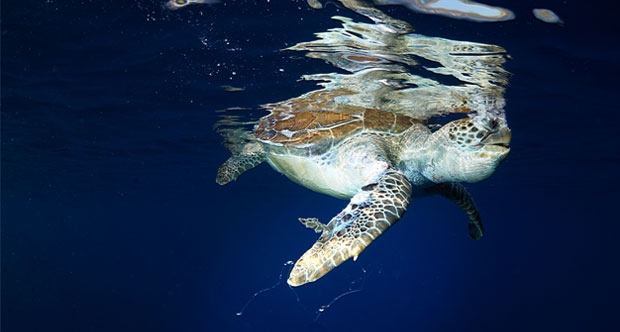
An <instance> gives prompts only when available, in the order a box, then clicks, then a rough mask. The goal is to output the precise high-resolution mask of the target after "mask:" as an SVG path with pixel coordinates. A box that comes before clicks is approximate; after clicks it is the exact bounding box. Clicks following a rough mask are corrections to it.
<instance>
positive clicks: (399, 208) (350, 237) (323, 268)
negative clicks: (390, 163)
mask: <svg viewBox="0 0 620 332" xmlns="http://www.w3.org/2000/svg"><path fill="white" fill-rule="evenodd" d="M410 197H411V184H410V183H409V180H407V177H405V175H403V174H402V173H400V172H398V171H396V170H393V169H388V170H387V171H386V172H385V173H384V174H383V175H381V176H380V177H379V180H378V181H377V183H372V184H369V185H366V186H364V187H362V189H361V190H360V192H359V193H358V194H356V195H355V196H353V198H351V202H350V203H349V204H348V205H347V207H346V208H345V209H344V210H342V211H341V212H340V213H339V214H338V215H337V216H335V217H334V218H332V220H331V221H330V222H329V223H328V224H327V225H323V224H321V223H319V221H318V220H317V219H314V218H309V219H300V221H301V222H302V223H303V224H304V225H306V227H309V228H313V229H314V230H315V231H317V232H321V236H320V237H319V239H318V240H317V241H316V243H315V244H314V245H313V246H312V248H310V250H308V251H306V253H305V254H303V256H301V258H300V259H299V260H298V261H297V263H295V267H294V268H293V270H292V271H291V275H290V277H289V279H288V283H289V284H290V285H292V286H297V285H303V284H305V283H308V282H311V281H315V280H317V279H318V278H320V277H322V276H323V275H325V274H327V272H329V271H331V270H332V269H333V268H335V267H336V266H338V265H340V264H341V263H342V262H344V261H346V260H347V259H349V258H351V257H353V259H354V260H355V259H357V256H358V255H359V254H360V253H361V252H362V251H364V249H366V247H367V246H368V245H369V244H370V243H371V242H372V241H374V240H375V239H376V238H378V237H379V235H381V234H383V232H385V231H386V230H387V229H388V228H390V226H392V225H394V224H395V223H396V222H397V221H398V220H399V219H400V218H401V217H402V215H403V214H404V213H405V211H406V210H407V206H408V205H409V198H410Z"/></svg>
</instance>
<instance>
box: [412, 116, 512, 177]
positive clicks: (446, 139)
mask: <svg viewBox="0 0 620 332" xmlns="http://www.w3.org/2000/svg"><path fill="white" fill-rule="evenodd" d="M511 137H512V133H511V131H510V129H509V128H508V126H507V125H506V120H505V118H504V116H503V112H499V111H496V112H492V111H489V112H483V113H479V114H476V115H474V116H471V117H468V118H464V119H459V120H455V121H452V122H449V123H447V124H446V125H444V126H443V127H441V128H440V129H439V130H437V131H436V132H434V133H432V134H431V136H430V137H429V139H428V140H427V144H426V146H425V150H426V151H427V153H426V156H425V157H426V158H423V160H422V164H421V165H420V167H421V171H422V172H421V173H422V175H423V176H424V177H425V178H427V179H429V180H431V181H433V182H435V183H442V182H462V181H464V182H478V181H482V180H484V179H486V178H488V177H489V176H491V175H492V174H493V173H494V172H495V170H496V169H497V166H498V165H499V163H500V162H501V161H502V160H504V159H505V158H506V156H508V153H509V152H510V148H509V147H508V144H509V143H510V140H511Z"/></svg>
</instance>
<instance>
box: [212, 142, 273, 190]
mask: <svg viewBox="0 0 620 332" xmlns="http://www.w3.org/2000/svg"><path fill="white" fill-rule="evenodd" d="M263 161H265V152H264V149H263V147H262V145H261V144H260V143H258V142H250V143H247V144H246V145H245V146H244V147H243V149H242V150H241V152H240V153H238V154H234V153H233V155H232V156H231V157H230V158H228V160H226V161H225V162H224V163H223V164H222V166H220V168H219V169H218V170H217V177H216V178H215V182H217V183H218V184H221V185H224V184H227V183H228V182H231V181H234V180H236V179H237V178H238V177H239V176H240V175H241V174H242V173H243V172H245V171H247V170H250V169H252V168H254V167H256V166H257V165H258V164H260V163H262V162H263Z"/></svg>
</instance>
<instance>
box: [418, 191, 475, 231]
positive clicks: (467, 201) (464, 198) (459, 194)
mask: <svg viewBox="0 0 620 332" xmlns="http://www.w3.org/2000/svg"><path fill="white" fill-rule="evenodd" d="M427 191H428V192H429V193H431V194H439V195H441V196H443V197H445V198H447V199H449V200H450V201H452V202H453V203H454V204H456V205H458V206H459V207H460V208H461V210H463V212H465V214H466V215H467V217H468V218H469V222H468V223H467V230H468V231H469V237H471V238H472V239H474V240H478V239H480V238H481V237H482V235H483V234H484V228H483V227H482V219H481V218H480V213H479V212H478V208H477V207H476V204H475V203H474V199H473V198H472V197H471V194H470V193H469V191H467V188H465V186H463V185H462V184H460V183H456V182H446V183H440V184H437V185H435V186H433V187H431V188H429V189H427Z"/></svg>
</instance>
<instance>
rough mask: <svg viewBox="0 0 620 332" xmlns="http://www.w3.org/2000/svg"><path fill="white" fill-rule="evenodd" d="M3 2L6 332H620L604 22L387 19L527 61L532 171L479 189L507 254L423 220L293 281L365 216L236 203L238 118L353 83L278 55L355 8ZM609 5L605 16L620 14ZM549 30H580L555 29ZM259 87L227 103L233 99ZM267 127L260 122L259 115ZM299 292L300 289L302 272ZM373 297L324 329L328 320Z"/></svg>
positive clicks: (460, 230)
mask: <svg viewBox="0 0 620 332" xmlns="http://www.w3.org/2000/svg"><path fill="white" fill-rule="evenodd" d="M161 2H163V1H155V2H151V1H146V0H143V1H51V0H50V1H24V0H21V1H18V0H5V1H2V45H1V46H2V68H1V69H2V192H1V193H2V312H1V314H2V330H3V331H7V332H8V331H43V330H45V331H222V330H245V331H254V330H272V331H276V330H281V331H291V330H293V329H295V330H302V331H305V330H326V331H350V330H354V329H355V330H358V331H363V330H381V331H394V330H412V331H524V330H527V331H569V330H572V331H612V330H617V329H618V328H619V327H620V318H619V317H620V316H618V310H619V309H620V305H619V302H618V297H619V296H620V292H619V288H620V286H619V282H618V280H620V273H618V268H619V262H620V259H619V256H620V246H619V245H618V243H617V241H618V240H617V238H618V234H619V231H620V226H619V221H620V218H619V217H618V212H617V210H618V206H617V205H618V202H619V200H620V190H619V189H618V187H619V185H620V176H619V175H618V170H619V169H620V168H619V167H620V155H619V154H620V137H619V136H620V135H619V134H618V127H619V125H620V121H619V114H618V113H619V111H620V110H619V107H618V104H617V94H618V92H619V90H620V89H619V88H618V87H619V84H618V79H617V77H618V75H619V74H620V46H619V45H620V43H619V42H618V34H617V31H620V24H619V22H618V21H619V20H618V19H617V18H616V17H615V11H614V10H613V8H601V7H588V6H586V5H585V4H584V3H583V2H581V1H551V0H541V1H519V2H512V1H487V3H490V4H491V3H492V4H497V5H503V6H505V7H508V8H510V9H512V10H513V11H514V12H515V13H516V15H517V19H516V20H514V21H509V22H505V23H490V24H489V23H485V24H481V23H472V22H466V21H459V20H453V19H449V18H443V17H439V16H429V15H421V14H415V13H412V12H409V11H407V10H406V9H405V8H401V7H393V6H392V7H382V9H383V10H385V11H386V12H388V13H390V14H391V15H393V16H395V17H398V18H401V19H404V20H407V21H408V22H411V23H412V24H413V25H414V26H415V27H416V28H417V32H419V33H421V34H425V35H430V36H439V37H447V38H454V39H463V40H471V41H480V42H487V43H495V44H499V45H501V46H503V47H505V48H506V49H507V50H508V51H509V53H510V54H511V55H512V60H511V61H510V62H508V63H507V65H506V67H507V69H508V70H509V71H510V72H512V73H513V74H514V76H513V77H512V79H511V85H510V86H509V87H508V89H507V94H506V99H507V107H506V111H507V116H508V119H509V123H510V126H511V128H512V130H513V133H514V136H513V145H512V147H513V148H512V153H511V155H510V157H509V158H508V159H507V160H506V161H505V163H504V164H503V165H502V167H500V169H499V171H498V173H497V174H495V175H494V176H493V177H492V178H490V179H489V180H487V181H485V182H482V183H479V184H475V185H470V186H469V188H470V190H471V192H472V193H473V194H474V197H475V198H476V201H477V203H478V205H479V208H480V210H481V212H482V214H483V218H484V220H485V226H486V235H485V237H484V238H483V239H482V240H480V241H472V240H470V239H469V238H468V237H467V232H466V227H465V223H466V221H465V217H464V216H463V214H462V213H461V212H460V211H459V210H458V209H457V208H456V207H455V206H452V205H451V204H450V203H449V202H447V201H445V200H443V199H441V198H427V199H423V200H419V201H414V202H413V203H412V205H411V207H410V210H409V212H408V213H407V214H406V215H405V217H404V218H403V220H402V221H401V222H400V223H399V224H398V225H396V226H394V227H393V230H390V231H389V232H387V233H386V234H385V235H383V236H382V237H381V239H379V240H378V241H376V242H375V244H373V245H372V246H371V247H370V248H369V249H368V250H366V251H365V252H364V253H363V255H361V256H360V258H359V260H358V261H357V262H347V263H345V264H343V265H342V266H341V267H339V268H338V269H336V270H334V271H333V272H331V273H330V274H329V275H327V276H326V277H325V278H323V279H321V280H320V281H319V282H317V283H314V284H311V285H307V286H304V287H301V288H298V289H295V292H296V293H293V292H292V291H291V290H289V288H287V287H286V286H285V282H284V280H282V284H281V285H280V286H278V287H276V288H274V289H273V290H272V291H269V292H265V293H263V294H261V295H260V296H258V297H256V298H255V299H254V301H253V302H252V303H251V304H250V305H249V306H248V307H247V308H246V309H245V312H244V315H243V316H241V317H237V316H235V313H236V312H237V311H239V310H240V309H241V308H242V307H243V305H244V304H245V303H246V302H247V301H248V300H249V299H250V298H251V297H252V294H253V293H255V292H257V291H259V290H261V289H265V288H269V287H271V286H272V285H274V284H275V283H276V282H277V281H278V276H279V274H280V271H281V268H282V267H283V264H284V263H285V262H286V261H288V260H296V259H297V258H298V257H299V256H300V255H301V254H302V253H303V252H304V251H305V250H306V249H307V248H309V247H310V245H311V244H312V243H313V242H314V241H315V239H316V238H317V235H316V234H314V233H313V232H311V231H309V230H307V229H304V227H303V226H302V225H301V224H299V223H298V222H297V221H296V220H297V217H309V216H315V217H319V218H320V219H322V220H329V218H331V216H333V215H335V214H336V213H337V212H338V211H339V210H340V209H341V208H342V207H343V206H344V205H345V204H346V202H345V201H341V200H338V199H334V198H330V197H327V196H323V195H319V194H316V193H313V192H311V191H309V190H307V189H304V188H301V187H299V186H296V185H294V184H292V183H291V182H289V181H288V180H286V178H284V177H283V176H281V175H279V174H277V173H276V172H274V171H272V170H271V169H269V167H268V166H266V165H261V166H259V167H258V168H257V169H255V170H253V171H252V172H249V173H247V174H245V175H244V176H243V177H241V178H240V179H239V181H237V182H234V183H232V184H230V185H227V186H224V187H220V186H218V185H216V184H215V182H214V179H215V174H216V170H217V167H218V166H219V164H220V163H221V162H223V161H224V160H225V159H226V158H227V157H228V151H227V150H226V149H225V148H224V147H223V146H222V145H221V144H220V142H221V138H220V137H219V136H218V134H217V133H216V132H215V131H214V130H213V125H214V123H215V122H216V121H217V119H218V117H219V113H217V112H216V110H221V109H224V108H226V107H231V106H240V107H251V108H253V109H255V111H252V112H250V113H251V115H252V116H254V117H258V116H261V115H263V113H262V111H260V110H259V109H258V105H259V104H261V103H266V102H276V101H281V100H284V99H286V98H290V97H294V96H297V95H299V94H301V93H303V92H307V91H309V90H310V89H312V88H313V84H312V83H309V82H297V79H298V78H299V77H300V76H301V75H303V74H309V73H319V72H329V71H333V70H334V69H333V68H331V67H330V66H328V65H326V64H324V63H321V62H320V61H318V60H311V59H306V58H303V57H302V54H296V53H292V52H279V51H278V50H279V49H281V48H283V47H286V46H290V45H292V44H295V43H297V42H300V41H307V40H311V38H313V33H314V32H320V31H325V30H326V29H328V28H332V27H337V26H338V23H337V22H335V21H333V20H331V19H330V17H331V16H333V15H344V16H349V17H355V18H356V19H357V20H364V18H361V17H359V16H356V15H354V14H353V13H351V12H349V11H347V10H344V9H341V8H339V7H338V6H332V5H328V6H327V7H326V8H325V9H323V10H320V11H316V10H311V9H310V8H309V7H308V6H307V5H306V4H305V2H303V1H297V2H294V1H271V2H267V1H257V3H255V2H254V1H227V2H226V3H225V4H219V5H214V6H207V5H196V6H189V7H187V8H184V9H182V10H178V11H169V10H166V9H164V8H163V7H162V3H161ZM599 5H600V4H599ZM537 7H548V8H551V9H553V10H555V11H556V12H557V13H558V14H559V15H560V16H561V17H562V18H563V19H564V20H565V22H566V25H565V26H564V27H560V26H556V25H549V24H545V23H542V22H540V21H538V20H536V19H534V18H533V16H532V15H531V13H530V10H531V9H532V8H537ZM224 84H228V85H232V86H238V87H245V88H246V90H245V91H243V92H226V91H224V90H223V89H222V88H221V87H220V86H221V85H224ZM244 114H246V113H244ZM287 272H288V271H287V270H284V273H285V275H284V278H286V273H287ZM349 289H353V290H358V289H361V290H360V291H358V292H355V293H352V294H349V295H346V296H344V297H341V298H340V299H338V301H336V302H334V303H333V305H332V306H331V307H329V308H328V310H327V311H325V312H324V313H323V314H322V315H321V316H320V317H319V319H318V320H316V321H314V319H315V316H316V310H317V309H318V308H319V307H320V306H321V305H324V304H328V303H329V302H330V301H332V299H334V298H336V297H337V296H338V295H340V294H342V293H345V292H347V291H348V290H349Z"/></svg>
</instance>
